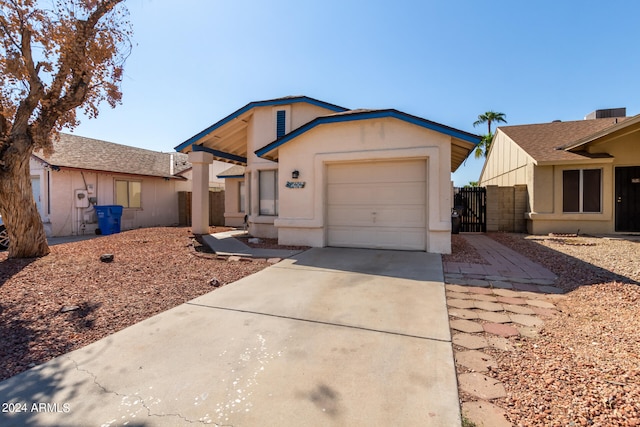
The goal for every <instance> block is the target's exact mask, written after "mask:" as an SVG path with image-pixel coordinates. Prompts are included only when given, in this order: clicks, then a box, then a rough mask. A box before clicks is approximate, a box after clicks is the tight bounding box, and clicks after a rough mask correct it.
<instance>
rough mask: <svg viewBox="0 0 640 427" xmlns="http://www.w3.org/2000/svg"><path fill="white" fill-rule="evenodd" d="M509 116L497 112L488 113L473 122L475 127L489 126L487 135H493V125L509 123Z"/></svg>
mask: <svg viewBox="0 0 640 427" xmlns="http://www.w3.org/2000/svg"><path fill="white" fill-rule="evenodd" d="M506 118H507V116H506V114H504V113H496V112H495V111H487V112H486V113H484V114H480V115H479V116H478V120H476V121H475V122H473V127H476V126H478V125H481V124H483V123H486V124H487V133H488V134H489V135H491V123H494V122H495V123H507V120H506Z"/></svg>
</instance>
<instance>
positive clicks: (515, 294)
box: [443, 234, 564, 427]
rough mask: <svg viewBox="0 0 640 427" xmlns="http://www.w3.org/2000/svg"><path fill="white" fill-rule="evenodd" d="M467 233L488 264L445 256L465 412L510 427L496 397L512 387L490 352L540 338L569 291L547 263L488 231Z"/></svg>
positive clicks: (479, 422) (498, 426)
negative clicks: (486, 233)
mask: <svg viewBox="0 0 640 427" xmlns="http://www.w3.org/2000/svg"><path fill="white" fill-rule="evenodd" d="M463 238H464V239H465V240H467V241H468V242H469V243H470V244H471V245H473V246H474V247H475V248H476V249H477V251H478V253H479V254H480V255H482V257H483V258H484V259H485V261H486V262H487V264H470V263H456V262H443V266H444V275H445V282H446V283H447V284H446V297H447V307H448V310H449V325H450V328H451V334H452V343H453V350H454V357H455V362H456V371H457V373H458V388H459V391H460V393H461V395H462V394H463V395H464V396H461V397H463V399H462V400H463V404H462V414H463V415H464V416H465V417H466V419H468V420H469V421H472V422H474V423H475V424H476V425H478V426H494V427H509V426H511V423H509V421H508V420H507V419H506V418H505V411H504V410H503V409H502V408H500V407H499V406H497V405H495V404H494V403H492V402H494V401H495V400H496V399H501V398H504V397H506V393H507V392H506V390H505V387H504V385H503V384H502V383H501V382H500V381H498V380H497V379H495V378H494V376H495V375H494V374H492V373H495V371H496V370H497V369H499V366H498V365H497V363H496V361H495V359H494V358H493V356H492V355H491V354H492V353H494V352H495V351H496V350H499V351H509V352H511V351H515V346H514V343H513V342H512V340H513V339H520V337H525V338H529V339H535V338H536V337H537V335H538V331H539V330H540V328H541V327H542V326H543V325H544V322H545V320H546V319H548V318H550V317H553V316H556V315H557V314H558V311H557V309H556V306H555V303H556V302H557V301H558V300H560V299H562V298H564V296H563V295H559V294H561V293H562V290H561V289H560V288H557V287H555V286H553V285H554V283H555V279H556V277H555V275H554V274H553V273H552V272H551V271H549V270H547V269H546V268H544V267H543V266H541V265H539V264H536V263H534V262H532V261H531V260H529V259H528V258H526V257H524V256H522V255H520V254H519V253H517V252H515V251H513V250H511V249H509V248H507V247H506V246H504V245H501V244H500V243H498V242H496V241H495V240H493V239H491V238H489V237H487V236H484V235H478V234H465V235H464V236H463Z"/></svg>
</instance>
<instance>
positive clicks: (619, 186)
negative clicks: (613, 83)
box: [480, 109, 640, 234]
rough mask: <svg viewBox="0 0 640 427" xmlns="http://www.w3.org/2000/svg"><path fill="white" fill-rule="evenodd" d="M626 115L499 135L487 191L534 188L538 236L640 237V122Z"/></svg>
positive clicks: (533, 224) (529, 215)
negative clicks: (495, 187)
mask: <svg viewBox="0 0 640 427" xmlns="http://www.w3.org/2000/svg"><path fill="white" fill-rule="evenodd" d="M624 111H625V109H615V110H599V111H596V112H594V113H592V114H591V115H589V116H587V118H586V119H585V120H580V121H570V122H559V121H558V122H553V123H542V124H532V125H521V126H502V127H499V128H498V129H497V131H496V134H495V136H494V139H493V142H492V144H491V148H490V151H489V153H488V155H487V159H486V162H485V165H484V168H483V170H482V173H481V176H480V185H482V186H487V185H498V186H512V185H519V184H524V185H526V187H527V192H528V207H527V211H526V213H525V218H526V221H527V230H528V231H529V233H532V234H546V233H576V232H578V231H579V232H580V233H616V232H640V115H638V116H634V117H624ZM620 113H621V114H620ZM602 116H605V117H606V118H597V117H602ZM607 116H608V117H607ZM612 116H613V117H612Z"/></svg>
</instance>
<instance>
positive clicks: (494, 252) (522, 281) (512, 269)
mask: <svg viewBox="0 0 640 427" xmlns="http://www.w3.org/2000/svg"><path fill="white" fill-rule="evenodd" d="M463 237H464V239H465V240H467V242H469V244H471V245H472V246H473V247H474V248H476V250H477V251H478V253H479V254H480V255H481V256H482V257H483V258H484V260H485V261H486V262H487V263H486V264H470V263H466V262H443V267H444V275H445V282H446V283H453V284H458V285H471V286H479V287H494V288H501V289H515V290H521V291H531V292H543V293H551V294H558V293H562V290H561V289H559V288H557V287H555V286H553V284H554V283H555V280H556V275H555V274H553V273H552V272H551V271H549V270H547V269H546V268H544V267H543V266H541V265H540V264H537V263H535V262H533V261H531V260H530V259H529V258H527V257H525V256H523V255H520V254H519V253H517V252H515V251H513V250H511V249H509V248H507V247H506V246H504V245H501V244H500V243H498V242H496V241H495V240H493V239H491V238H489V237H487V236H485V235H482V234H465V235H464V236H463Z"/></svg>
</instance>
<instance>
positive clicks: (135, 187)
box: [116, 179, 142, 208]
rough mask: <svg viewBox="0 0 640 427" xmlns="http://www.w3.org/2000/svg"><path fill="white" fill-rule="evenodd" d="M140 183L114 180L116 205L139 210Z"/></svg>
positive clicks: (140, 205)
mask: <svg viewBox="0 0 640 427" xmlns="http://www.w3.org/2000/svg"><path fill="white" fill-rule="evenodd" d="M141 193H142V182H140V181H125V180H120V179H116V205H122V206H123V207H125V208H141V207H142V204H141V200H142V199H141V197H140V195H141Z"/></svg>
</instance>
